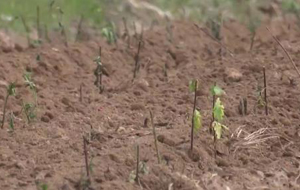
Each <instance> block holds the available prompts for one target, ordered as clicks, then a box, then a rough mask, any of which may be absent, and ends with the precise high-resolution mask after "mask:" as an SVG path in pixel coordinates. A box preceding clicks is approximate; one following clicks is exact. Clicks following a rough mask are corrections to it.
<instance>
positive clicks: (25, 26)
mask: <svg viewBox="0 0 300 190" xmlns="http://www.w3.org/2000/svg"><path fill="white" fill-rule="evenodd" d="M21 21H22V24H23V26H24V29H25V31H26V38H27V45H28V46H30V45H31V41H30V37H29V32H30V31H29V27H28V25H27V23H26V20H25V18H24V16H21Z"/></svg>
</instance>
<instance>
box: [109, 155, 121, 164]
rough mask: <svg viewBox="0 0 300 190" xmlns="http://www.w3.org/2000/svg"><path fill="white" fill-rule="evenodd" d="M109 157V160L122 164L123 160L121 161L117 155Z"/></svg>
mask: <svg viewBox="0 0 300 190" xmlns="http://www.w3.org/2000/svg"><path fill="white" fill-rule="evenodd" d="M108 156H109V158H110V159H111V160H112V161H114V162H117V163H121V160H120V158H119V157H118V156H117V155H115V154H109V155H108Z"/></svg>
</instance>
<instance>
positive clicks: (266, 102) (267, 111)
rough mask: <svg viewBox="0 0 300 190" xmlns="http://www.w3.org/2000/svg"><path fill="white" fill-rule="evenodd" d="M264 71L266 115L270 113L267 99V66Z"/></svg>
mask: <svg viewBox="0 0 300 190" xmlns="http://www.w3.org/2000/svg"><path fill="white" fill-rule="evenodd" d="M263 73H264V93H265V113H266V115H269V110H268V99H267V78H266V68H265V67H264V68H263Z"/></svg>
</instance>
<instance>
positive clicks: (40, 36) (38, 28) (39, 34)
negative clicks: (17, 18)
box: [36, 6, 42, 40]
mask: <svg viewBox="0 0 300 190" xmlns="http://www.w3.org/2000/svg"><path fill="white" fill-rule="evenodd" d="M36 27H37V32H38V40H41V38H42V35H41V25H40V7H39V6H37V7H36Z"/></svg>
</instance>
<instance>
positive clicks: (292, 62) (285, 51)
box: [266, 27, 300, 77]
mask: <svg viewBox="0 0 300 190" xmlns="http://www.w3.org/2000/svg"><path fill="white" fill-rule="evenodd" d="M266 28H267V30H268V31H269V32H270V34H271V35H272V37H273V38H274V40H275V41H276V42H277V43H278V45H279V46H280V47H281V48H282V50H283V51H284V53H285V54H286V55H287V57H288V58H289V60H290V62H291V64H292V65H293V67H294V69H295V70H296V72H297V73H298V75H299V77H300V71H299V70H298V68H297V66H296V64H295V62H294V61H293V59H292V57H291V56H290V54H289V53H288V52H287V50H286V49H285V48H284V47H283V45H282V44H281V43H280V41H279V40H278V38H277V37H276V36H274V34H273V33H272V32H271V30H270V29H269V28H268V27H266Z"/></svg>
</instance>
